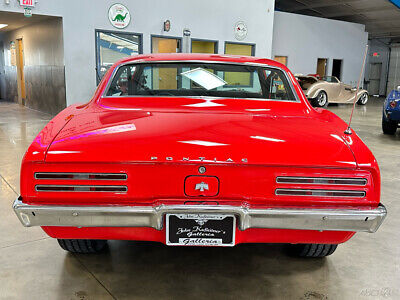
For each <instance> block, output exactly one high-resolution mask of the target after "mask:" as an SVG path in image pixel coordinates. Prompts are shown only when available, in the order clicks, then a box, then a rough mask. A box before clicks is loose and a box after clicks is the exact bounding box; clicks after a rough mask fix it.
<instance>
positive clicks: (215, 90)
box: [106, 63, 296, 101]
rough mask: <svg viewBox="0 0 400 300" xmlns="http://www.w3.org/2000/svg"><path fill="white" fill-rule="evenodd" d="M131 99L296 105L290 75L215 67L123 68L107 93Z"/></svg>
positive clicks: (259, 69)
mask: <svg viewBox="0 0 400 300" xmlns="http://www.w3.org/2000/svg"><path fill="white" fill-rule="evenodd" d="M106 95H107V96H112V97H129V96H150V95H157V96H212V97H227V98H262V99H273V100H289V101H296V98H295V95H294V93H293V90H292V87H291V86H290V84H289V83H288V80H287V77H286V74H285V73H284V72H283V71H282V70H280V69H275V68H268V67H258V66H247V65H234V64H216V63H215V64H214V63H179V64H177V63H144V64H131V65H124V66H121V67H120V68H119V69H118V70H117V72H116V73H115V75H114V77H113V79H112V82H111V84H110V87H109V89H108V91H107V93H106Z"/></svg>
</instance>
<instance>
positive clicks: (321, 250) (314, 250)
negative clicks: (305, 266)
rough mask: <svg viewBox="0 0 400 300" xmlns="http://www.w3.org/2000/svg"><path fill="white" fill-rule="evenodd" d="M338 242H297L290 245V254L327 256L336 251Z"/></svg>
mask: <svg viewBox="0 0 400 300" xmlns="http://www.w3.org/2000/svg"><path fill="white" fill-rule="evenodd" d="M336 248H337V245H336V244H296V245H290V249H289V251H290V254H292V255H294V256H299V257H325V256H328V255H331V254H332V253H333V252H335V250H336Z"/></svg>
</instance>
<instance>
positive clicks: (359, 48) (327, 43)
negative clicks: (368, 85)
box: [272, 12, 368, 84]
mask: <svg viewBox="0 0 400 300" xmlns="http://www.w3.org/2000/svg"><path fill="white" fill-rule="evenodd" d="M367 42H368V33H367V32H365V26H364V25H361V24H356V23H349V22H343V21H336V20H329V19H323V18H316V17H310V16H303V15H297V14H292V13H284V12H275V17H274V29H273V44H272V55H273V57H274V56H275V55H282V56H288V67H289V69H290V70H291V71H292V72H294V73H302V74H315V73H316V70H317V59H318V58H328V69H327V75H331V72H332V60H333V59H343V62H342V81H343V82H346V83H349V84H355V83H356V82H357V81H358V77H359V75H360V70H361V65H362V60H363V55H364V51H365V46H366V45H367Z"/></svg>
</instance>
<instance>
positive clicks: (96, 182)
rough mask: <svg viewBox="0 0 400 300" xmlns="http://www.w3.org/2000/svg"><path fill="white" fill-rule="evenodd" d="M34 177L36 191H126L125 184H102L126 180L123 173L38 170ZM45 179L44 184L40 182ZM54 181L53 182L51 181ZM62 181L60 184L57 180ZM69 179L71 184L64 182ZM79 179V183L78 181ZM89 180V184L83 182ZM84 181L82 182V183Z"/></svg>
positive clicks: (125, 175) (126, 177) (126, 176)
mask: <svg viewBox="0 0 400 300" xmlns="http://www.w3.org/2000/svg"><path fill="white" fill-rule="evenodd" d="M34 177H35V179H36V180H38V181H37V183H38V184H36V185H35V190H36V191H37V192H112V193H126V192H127V191H128V187H127V186H126V185H115V184H110V185H107V184H104V183H101V182H106V181H126V180H127V179H128V175H127V174H125V173H58V172H40V173H35V174H34ZM41 181H45V184H41ZM52 181H54V184H53V183H51V182H52ZM60 181H62V182H63V183H62V184H60V183H59V182H60ZM68 181H70V182H71V184H69V183H68V184H65V182H68ZM78 181H79V183H78ZM85 181H89V182H90V184H87V183H85ZM82 182H84V183H82Z"/></svg>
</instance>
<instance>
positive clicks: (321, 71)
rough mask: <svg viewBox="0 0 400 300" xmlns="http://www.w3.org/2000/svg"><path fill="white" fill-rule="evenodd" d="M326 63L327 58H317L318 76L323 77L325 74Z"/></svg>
mask: <svg viewBox="0 0 400 300" xmlns="http://www.w3.org/2000/svg"><path fill="white" fill-rule="evenodd" d="M327 65H328V59H327V58H318V60H317V74H318V75H319V76H320V77H324V76H325V75H326V67H327Z"/></svg>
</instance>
